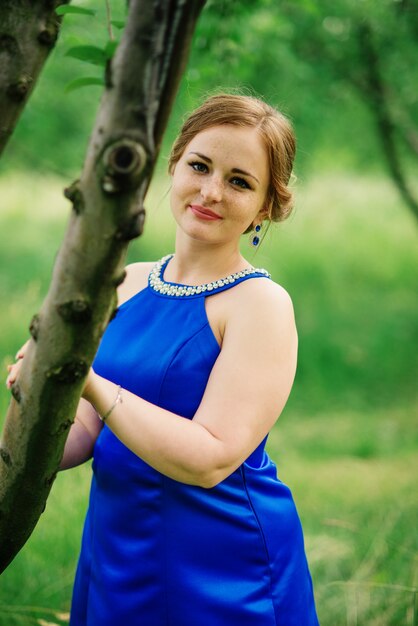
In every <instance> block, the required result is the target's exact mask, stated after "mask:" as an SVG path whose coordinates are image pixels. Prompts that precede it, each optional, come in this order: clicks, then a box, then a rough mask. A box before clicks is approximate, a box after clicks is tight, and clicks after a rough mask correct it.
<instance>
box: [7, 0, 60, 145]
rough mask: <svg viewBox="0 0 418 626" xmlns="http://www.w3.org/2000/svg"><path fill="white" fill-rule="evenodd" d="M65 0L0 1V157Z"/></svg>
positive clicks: (51, 41)
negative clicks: (58, 11) (58, 9)
mask: <svg viewBox="0 0 418 626" xmlns="http://www.w3.org/2000/svg"><path fill="white" fill-rule="evenodd" d="M68 2H69V0H2V1H1V2H0V155H1V153H2V152H3V150H4V148H5V146H6V144H7V142H8V140H9V138H10V136H11V134H12V133H13V130H14V128H15V126H16V123H17V121H18V119H19V116H20V114H21V113H22V111H23V109H24V106H25V104H26V102H27V101H28V98H29V96H30V94H31V92H32V90H33V88H34V86H35V83H36V81H37V79H38V76H39V74H40V72H41V70H42V68H43V66H44V63H45V61H46V59H47V58H48V55H49V53H50V52H51V50H52V48H53V47H54V46H55V42H56V40H57V37H58V33H59V29H60V24H61V18H60V17H58V16H57V15H56V13H55V9H56V8H57V7H58V6H60V5H61V4H68Z"/></svg>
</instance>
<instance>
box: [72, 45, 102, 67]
mask: <svg viewBox="0 0 418 626" xmlns="http://www.w3.org/2000/svg"><path fill="white" fill-rule="evenodd" d="M65 56H67V57H73V58H74V59H79V60H80V61H85V62H86V63H93V65H106V62H107V59H108V58H109V57H108V56H107V54H106V52H105V50H103V48H99V47H98V46H74V47H73V48H70V49H69V50H67V52H66V53H65Z"/></svg>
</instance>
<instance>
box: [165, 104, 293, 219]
mask: <svg viewBox="0 0 418 626" xmlns="http://www.w3.org/2000/svg"><path fill="white" fill-rule="evenodd" d="M221 124H232V125H234V126H249V127H251V128H256V129H257V130H258V132H259V133H260V135H261V137H262V139H263V140H264V143H265V146H266V149H267V153H268V158H269V164H270V184H269V189H268V193H267V218H268V219H269V220H271V221H274V222H280V221H282V220H284V219H286V217H288V215H289V214H290V212H291V210H292V207H293V194H292V192H291V190H290V189H289V187H288V185H289V181H290V177H291V174H292V168H293V160H294V158H295V152H296V140H295V135H294V133H293V129H292V126H291V124H290V122H289V120H288V119H287V118H286V117H285V116H284V115H283V114H282V113H280V112H279V111H277V110H276V109H274V108H273V107H271V106H270V105H268V104H267V103H266V102H263V100H260V99H259V98H255V97H254V96H242V95H235V94H225V93H221V94H218V95H214V96H211V97H209V98H208V99H207V100H205V101H204V102H203V104H201V105H200V106H199V107H198V108H197V109H195V110H194V111H193V112H192V113H191V115H190V116H189V117H188V118H187V119H186V121H185V122H184V124H183V126H182V128H181V130H180V133H179V135H178V137H177V139H176V140H175V141H174V144H173V147H172V150H171V154H170V157H169V162H168V170H169V172H170V174H172V173H173V171H174V168H175V166H176V164H177V162H178V161H179V159H180V158H181V156H182V154H183V152H184V150H185V148H186V146H187V145H188V144H189V143H190V141H191V140H192V139H193V138H194V137H195V136H196V135H197V134H198V133H200V132H201V131H203V130H206V129H207V128H210V127H211V126H219V125H221Z"/></svg>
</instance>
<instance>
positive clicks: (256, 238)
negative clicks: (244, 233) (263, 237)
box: [251, 224, 261, 246]
mask: <svg viewBox="0 0 418 626" xmlns="http://www.w3.org/2000/svg"><path fill="white" fill-rule="evenodd" d="M254 231H255V233H256V234H255V235H254V236H253V238H252V239H251V243H252V245H253V246H258V244H259V243H260V237H259V236H258V235H257V233H259V232H260V231H261V224H257V226H254Z"/></svg>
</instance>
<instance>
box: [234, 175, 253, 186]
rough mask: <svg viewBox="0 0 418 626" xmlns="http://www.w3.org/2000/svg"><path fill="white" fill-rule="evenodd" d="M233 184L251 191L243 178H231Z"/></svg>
mask: <svg viewBox="0 0 418 626" xmlns="http://www.w3.org/2000/svg"><path fill="white" fill-rule="evenodd" d="M231 183H232V184H233V185H236V186H237V187H241V188H242V189H251V187H250V185H249V184H248V183H247V181H246V180H244V179H243V178H239V177H238V176H234V178H231Z"/></svg>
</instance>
